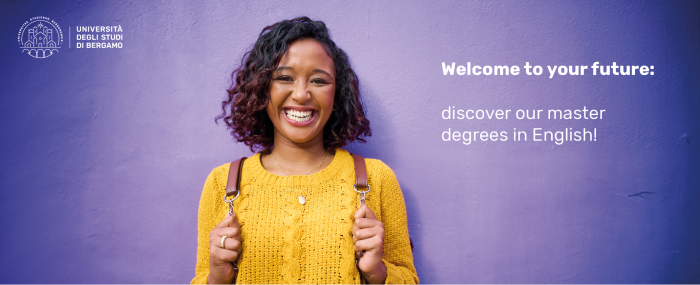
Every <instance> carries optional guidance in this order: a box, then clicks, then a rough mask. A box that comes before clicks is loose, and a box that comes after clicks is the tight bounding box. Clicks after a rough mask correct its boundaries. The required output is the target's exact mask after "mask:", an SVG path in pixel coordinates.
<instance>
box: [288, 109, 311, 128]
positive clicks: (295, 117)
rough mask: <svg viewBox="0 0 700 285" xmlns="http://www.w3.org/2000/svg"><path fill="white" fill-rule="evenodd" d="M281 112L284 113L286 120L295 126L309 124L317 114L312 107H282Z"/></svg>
mask: <svg viewBox="0 0 700 285" xmlns="http://www.w3.org/2000/svg"><path fill="white" fill-rule="evenodd" d="M282 112H283V113H284V118H285V119H287V122H289V123H290V124H292V125H293V126H296V127H302V126H306V125H308V124H310V123H311V122H313V120H314V118H315V117H316V114H318V112H316V111H315V110H312V109H307V110H296V109H291V108H284V109H283V110H282Z"/></svg>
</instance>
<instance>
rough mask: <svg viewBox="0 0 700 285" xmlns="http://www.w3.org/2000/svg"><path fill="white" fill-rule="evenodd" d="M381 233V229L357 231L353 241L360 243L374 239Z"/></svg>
mask: <svg viewBox="0 0 700 285" xmlns="http://www.w3.org/2000/svg"><path fill="white" fill-rule="evenodd" d="M380 233H381V231H380V229H379V228H366V229H359V230H357V231H356V232H355V234H354V235H353V236H352V237H353V241H358V240H363V239H368V238H371V237H374V236H376V235H378V234H380Z"/></svg>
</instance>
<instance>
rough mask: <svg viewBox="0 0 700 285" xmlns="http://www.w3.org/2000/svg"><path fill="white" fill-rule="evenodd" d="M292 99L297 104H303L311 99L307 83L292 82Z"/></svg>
mask: <svg viewBox="0 0 700 285" xmlns="http://www.w3.org/2000/svg"><path fill="white" fill-rule="evenodd" d="M292 99H293V100H294V101H296V102H297V103H299V104H304V102H306V101H308V100H309V99H311V91H310V90H309V84H307V83H306V82H302V81H301V80H299V81H298V83H296V84H294V90H293V91H292Z"/></svg>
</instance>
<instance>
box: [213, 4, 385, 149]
mask: <svg viewBox="0 0 700 285" xmlns="http://www.w3.org/2000/svg"><path fill="white" fill-rule="evenodd" d="M300 39H313V40H315V41H316V42H318V43H320V44H321V45H322V46H324V47H325V49H326V52H327V53H328V56H330V57H331V59H333V63H334V64H335V77H336V90H335V97H334V104H335V107H334V108H335V111H334V112H333V113H331V117H330V119H329V120H328V122H327V123H326V125H325V126H324V129H323V147H324V148H325V149H326V150H328V151H333V150H334V149H335V148H338V147H343V146H345V145H346V144H347V143H348V142H353V141H355V140H357V141H360V142H366V141H365V140H364V139H363V138H362V137H366V136H371V135H372V131H371V130H370V128H369V120H367V118H366V117H365V110H364V108H363V107H362V103H361V101H360V90H359V87H358V86H359V80H358V79H357V75H356V74H355V71H353V70H352V67H351V66H350V62H349V60H348V56H347V54H345V52H344V51H343V50H342V49H340V48H339V47H337V46H336V45H335V42H333V40H331V37H330V34H329V31H328V29H327V28H326V24H325V23H323V22H322V21H312V20H311V19H309V18H307V17H299V18H296V19H292V20H284V21H281V22H278V23H275V24H274V25H272V26H267V27H265V28H264V29H263V30H262V32H260V36H259V37H258V40H257V41H256V42H255V46H253V49H251V50H250V51H248V52H246V53H245V55H243V58H242V59H241V65H240V67H239V68H238V69H236V70H235V71H234V72H233V73H232V74H231V81H232V83H231V87H230V88H229V89H228V90H227V92H228V100H226V101H223V102H221V110H222V113H221V114H220V115H219V116H217V117H216V121H218V120H219V119H223V120H224V122H225V123H226V125H227V126H228V127H227V128H228V129H231V135H232V136H233V137H234V138H235V139H236V140H237V141H238V142H243V143H245V144H246V145H247V146H249V147H250V150H251V151H255V150H254V149H255V148H260V149H261V151H262V152H263V153H269V152H270V151H271V150H272V148H273V146H274V138H273V134H274V126H273V125H272V121H270V117H269V116H268V115H267V111H266V109H265V108H266V107H267V104H268V102H269V100H270V95H269V87H270V80H271V78H272V72H273V71H275V69H276V68H277V65H278V64H279V62H280V60H281V59H282V56H283V55H284V54H285V53H286V52H287V50H288V49H289V46H290V45H291V44H292V43H293V42H295V41H297V40H300Z"/></svg>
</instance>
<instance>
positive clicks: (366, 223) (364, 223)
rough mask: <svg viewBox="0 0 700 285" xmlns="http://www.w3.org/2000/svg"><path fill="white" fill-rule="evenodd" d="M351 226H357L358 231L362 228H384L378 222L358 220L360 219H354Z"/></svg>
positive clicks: (365, 219)
mask: <svg viewBox="0 0 700 285" xmlns="http://www.w3.org/2000/svg"><path fill="white" fill-rule="evenodd" d="M353 226H357V227H358V229H364V228H371V227H378V226H381V227H384V224H383V223H382V222H381V221H379V220H375V219H368V218H360V219H355V222H354V223H353Z"/></svg>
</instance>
